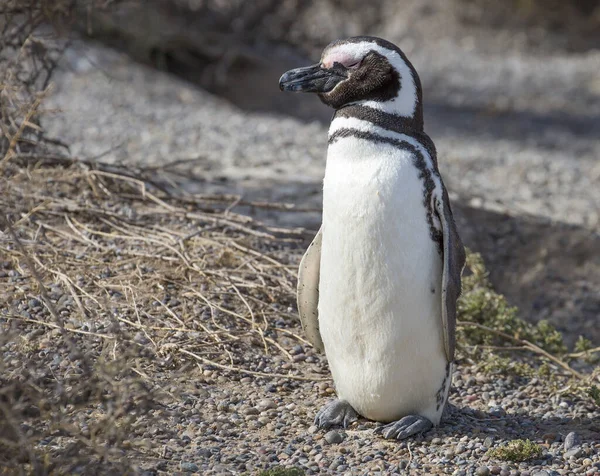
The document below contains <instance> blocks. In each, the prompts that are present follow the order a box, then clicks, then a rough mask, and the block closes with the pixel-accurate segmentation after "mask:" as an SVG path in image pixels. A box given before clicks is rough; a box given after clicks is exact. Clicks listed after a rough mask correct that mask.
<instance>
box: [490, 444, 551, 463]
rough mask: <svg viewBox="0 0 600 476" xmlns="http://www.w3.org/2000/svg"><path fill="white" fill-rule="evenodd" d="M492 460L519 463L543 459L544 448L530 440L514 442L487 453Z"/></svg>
mask: <svg viewBox="0 0 600 476" xmlns="http://www.w3.org/2000/svg"><path fill="white" fill-rule="evenodd" d="M487 454H488V456H490V457H491V458H495V459H499V460H502V461H512V462H515V463H519V462H521V461H529V460H532V459H538V458H541V457H542V454H543V452H542V447H541V446H540V445H538V444H537V443H533V442H532V441H530V440H513V441H509V442H508V443H506V444H505V445H502V446H500V447H498V448H491V449H490V450H488V452H487Z"/></svg>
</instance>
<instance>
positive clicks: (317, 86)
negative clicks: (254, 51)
mask: <svg viewBox="0 0 600 476" xmlns="http://www.w3.org/2000/svg"><path fill="white" fill-rule="evenodd" d="M347 77H348V76H347V75H346V74H344V72H343V71H341V70H340V69H338V68H336V69H335V70H334V69H325V68H323V67H321V65H320V64H314V65H312V66H306V67H304V68H296V69H292V70H290V71H288V72H287V73H284V74H283V76H281V78H280V79H279V89H281V90H282V91H294V92H297V91H301V92H305V93H328V92H329V91H331V90H332V89H333V88H335V87H336V86H337V84H338V83H340V82H341V81H343V80H344V79H347Z"/></svg>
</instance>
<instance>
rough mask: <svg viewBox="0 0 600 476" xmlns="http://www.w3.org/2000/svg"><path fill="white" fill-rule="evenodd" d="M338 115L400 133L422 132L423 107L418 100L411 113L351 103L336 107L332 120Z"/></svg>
mask: <svg viewBox="0 0 600 476" xmlns="http://www.w3.org/2000/svg"><path fill="white" fill-rule="evenodd" d="M338 117H353V118H355V119H359V120H361V121H367V122H370V123H372V124H373V125H375V126H378V127H382V128H383V129H387V130H390V131H395V132H399V133H402V134H411V133H412V134H414V133H422V132H423V108H422V106H421V101H418V100H417V101H416V104H415V108H414V113H413V114H412V115H401V114H396V113H394V112H388V111H385V110H382V109H381V108H374V107H371V105H365V104H361V103H352V104H348V105H345V106H342V107H340V108H339V109H337V110H336V111H335V113H334V115H333V120H334V121H335V119H336V118H338Z"/></svg>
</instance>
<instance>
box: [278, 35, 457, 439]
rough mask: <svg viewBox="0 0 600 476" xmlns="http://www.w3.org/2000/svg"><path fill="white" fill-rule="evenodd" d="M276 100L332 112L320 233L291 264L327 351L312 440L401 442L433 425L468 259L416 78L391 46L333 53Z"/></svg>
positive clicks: (307, 320) (354, 41) (336, 46)
mask: <svg viewBox="0 0 600 476" xmlns="http://www.w3.org/2000/svg"><path fill="white" fill-rule="evenodd" d="M279 85H280V88H281V89H282V90H286V91H304V92H314V93H317V94H318V95H319V97H320V99H321V101H323V102H324V103H325V104H327V105H329V106H331V107H333V108H334V109H335V114H334V116H333V120H332V122H331V126H330V128H329V147H328V150H327V165H326V169H325V179H324V184H323V223H322V226H321V229H320V230H319V232H318V234H317V236H316V237H315V239H314V241H313V242H312V244H311V245H310V247H309V248H308V251H307V252H306V254H305V255H304V258H303V259H302V262H301V264H300V273H299V283H298V308H299V312H300V317H301V320H302V324H303V327H304V329H305V332H306V334H307V336H308V338H309V340H310V341H311V343H312V344H313V346H314V347H316V348H317V349H319V350H321V351H323V350H324V351H325V354H326V356H327V360H328V362H329V366H330V368H331V373H332V375H333V380H334V383H335V387H336V391H337V396H338V399H337V400H334V401H333V402H330V403H329V404H327V405H325V406H324V407H323V408H322V409H321V410H320V411H319V412H318V413H317V416H316V418H315V424H316V425H317V426H318V427H321V428H328V427H331V426H334V425H343V426H344V427H346V426H348V425H349V424H350V423H352V422H353V421H355V420H356V419H357V416H358V415H362V416H364V417H366V418H368V419H371V420H376V421H379V422H384V423H387V424H386V425H384V426H381V427H379V429H380V431H381V433H382V435H383V436H384V437H385V438H396V439H403V438H406V437H409V436H411V435H413V434H415V433H421V432H424V431H426V430H428V429H429V428H431V426H432V425H437V424H438V423H439V421H440V418H441V416H442V412H443V410H444V406H445V404H446V400H447V398H448V391H449V388H450V383H451V375H452V367H453V365H452V363H453V359H454V345H455V326H456V300H457V298H458V296H459V294H460V291H461V273H462V269H463V266H464V262H465V251H464V247H463V244H462V242H461V239H460V237H459V235H458V232H457V229H456V225H455V223H454V219H453V217H452V211H451V208H450V201H449V199H448V193H447V192H446V189H445V187H444V184H443V182H442V178H441V176H440V173H439V171H438V167H437V161H436V151H435V147H434V145H433V142H432V141H431V139H430V138H429V136H427V134H425V132H424V131H423V105H422V92H421V84H420V80H419V76H418V75H417V72H416V71H415V69H414V67H413V66H412V64H411V63H410V62H409V61H408V59H407V58H406V56H405V55H404V53H403V52H402V51H401V50H400V49H399V48H398V47H397V46H395V45H393V44H392V43H389V42H388V41H385V40H382V39H379V38H373V37H355V38H349V39H346V40H339V41H335V42H333V43H331V44H330V45H329V46H327V48H325V50H324V51H323V54H322V57H321V61H320V62H319V63H318V64H315V65H313V66H308V67H304V68H298V69H293V70H291V71H288V72H287V73H285V74H284V75H283V76H282V77H281V79H280V81H279Z"/></svg>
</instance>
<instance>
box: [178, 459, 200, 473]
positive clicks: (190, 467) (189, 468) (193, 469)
mask: <svg viewBox="0 0 600 476" xmlns="http://www.w3.org/2000/svg"><path fill="white" fill-rule="evenodd" d="M180 467H181V470H182V471H185V472H186V473H197V472H198V471H199V470H200V468H199V467H198V465H197V464H196V463H186V462H182V463H181V464H180Z"/></svg>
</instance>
